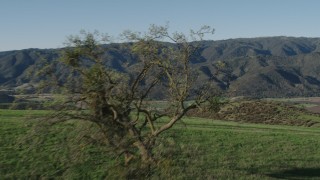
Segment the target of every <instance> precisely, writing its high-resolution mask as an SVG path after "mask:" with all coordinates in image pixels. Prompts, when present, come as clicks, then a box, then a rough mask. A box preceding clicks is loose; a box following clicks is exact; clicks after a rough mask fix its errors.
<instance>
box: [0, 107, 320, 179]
mask: <svg viewBox="0 0 320 180" xmlns="http://www.w3.org/2000/svg"><path fill="white" fill-rule="evenodd" d="M47 113H48V111H43V110H0V136H1V137H0V177H1V179H3V178H5V179H23V178H33V179H36V178H72V179H77V178H90V179H92V178H98V179H102V178H107V179H108V178H116V177H120V178H121V174H117V172H120V171H121V170H122V168H124V167H123V166H121V165H117V164H115V162H114V160H113V159H114V158H115V157H112V156H110V155H109V154H108V152H107V150H106V149H104V148H103V147H99V146H91V145H90V144H86V143H85V142H83V140H81V139H76V138H74V137H75V133H79V132H81V130H83V128H84V127H85V125H86V124H81V123H79V122H77V123H76V122H69V123H67V124H64V126H60V125H58V126H55V127H54V128H53V129H52V130H51V131H50V132H45V133H43V136H45V138H43V139H44V140H43V141H36V139H38V138H39V137H38V136H32V135H31V136H29V137H28V136H27V138H26V135H27V134H30V132H28V131H29V129H31V126H32V124H34V122H35V120H34V119H36V118H37V117H41V116H45V115H46V114H47ZM319 135H320V129H319V128H318V127H301V126H287V125H265V124H251V123H243V122H231V121H219V120H212V119H205V118H198V117H197V118H195V117H194V118H191V117H187V118H184V119H183V122H180V123H178V124H177V126H175V127H174V128H173V129H171V130H170V131H169V132H168V133H167V134H165V135H164V136H163V138H162V139H161V142H160V144H159V146H158V147H157V149H156V150H157V151H158V152H160V154H162V155H163V161H162V162H161V164H160V165H161V168H159V170H158V171H156V172H155V173H154V175H153V176H152V177H154V178H155V179H158V178H168V177H171V178H174V179H186V178H188V179H196V178H199V179H204V178H205V179H212V178H218V179H228V178H229V179H270V178H271V179H272V178H285V179H290V178H291V179H312V178H313V179H319V178H320V151H319V149H320V138H319ZM35 142H36V143H41V146H39V145H38V146H35V145H34V143H35ZM164 146H165V148H164ZM75 152H77V153H75ZM75 154H76V155H75Z"/></svg>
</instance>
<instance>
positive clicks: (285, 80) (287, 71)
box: [0, 36, 320, 97]
mask: <svg viewBox="0 0 320 180" xmlns="http://www.w3.org/2000/svg"><path fill="white" fill-rule="evenodd" d="M106 47H107V50H106V54H105V57H106V58H107V59H108V61H107V63H106V66H110V67H112V68H114V69H117V70H118V71H121V72H124V73H125V72H127V71H130V69H131V68H132V67H133V66H134V65H135V64H136V62H137V61H136V59H135V57H134V56H133V55H132V54H131V53H130V50H129V49H128V48H126V47H127V46H123V44H109V45H106ZM60 51H61V49H26V50H18V51H6V52H0V89H2V90H4V89H17V88H23V89H31V91H30V92H32V88H33V86H34V85H35V84H36V82H37V79H38V80H39V79H40V78H41V77H37V74H36V72H37V71H39V69H41V67H43V66H44V65H45V62H44V61H43V59H47V60H49V61H51V60H53V59H57V58H58V57H59V52H60ZM217 62H222V63H223V64H224V65H225V68H224V69H223V73H221V72H217V71H216V68H215V67H216V66H215V65H216V63H217ZM190 63H191V64H192V67H193V68H195V69H196V70H197V71H198V72H199V74H200V79H201V80H203V81H211V82H212V83H213V84H215V85H216V86H217V87H219V88H221V89H222V90H224V91H225V92H226V93H228V94H229V95H230V96H250V97H293V96H319V95H320V38H303V37H301V38H296V37H283V36H280V37H263V38H242V39H229V40H221V41H203V42H201V48H200V49H199V54H198V55H197V56H195V57H194V58H193V59H192V61H191V62H190ZM55 71H56V72H57V73H60V74H61V75H62V76H61V77H62V78H63V77H64V76H63V74H64V73H66V72H64V71H63V70H61V69H59V67H57V69H55Z"/></svg>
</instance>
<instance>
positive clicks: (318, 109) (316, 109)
mask: <svg viewBox="0 0 320 180" xmlns="http://www.w3.org/2000/svg"><path fill="white" fill-rule="evenodd" d="M306 109H307V110H308V111H310V112H313V113H317V114H320V106H313V107H308V108H306Z"/></svg>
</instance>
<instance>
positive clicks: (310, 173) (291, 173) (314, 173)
mask: <svg viewBox="0 0 320 180" xmlns="http://www.w3.org/2000/svg"><path fill="white" fill-rule="evenodd" d="M267 176H269V177H272V178H283V179H309V178H316V179H318V178H319V179H320V168H293V169H289V170H284V171H279V172H276V173H272V174H267Z"/></svg>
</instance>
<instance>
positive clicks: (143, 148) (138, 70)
mask: <svg viewBox="0 0 320 180" xmlns="http://www.w3.org/2000/svg"><path fill="white" fill-rule="evenodd" d="M208 33H213V29H212V28H210V27H209V26H204V27H202V28H200V30H199V31H191V33H190V36H186V35H184V34H182V33H173V34H170V33H169V32H168V27H167V26H156V25H152V26H150V28H149V31H148V32H147V33H145V34H143V35H141V33H133V32H130V31H126V32H124V33H123V34H122V37H124V38H125V39H126V40H127V41H130V43H126V45H127V46H128V48H130V50H131V52H132V53H133V54H134V58H135V59H137V61H138V62H137V63H136V64H135V65H133V66H132V67H131V69H130V71H128V72H125V73H124V72H119V71H116V70H114V69H110V68H108V67H107V66H106V63H107V61H108V59H107V58H106V57H105V48H106V47H108V46H105V45H103V43H105V40H107V38H106V36H102V35H101V34H99V33H96V32H95V33H87V32H82V36H71V37H69V39H68V43H69V46H68V47H66V48H65V49H64V52H63V55H62V57H61V61H60V62H59V63H58V64H59V65H56V66H60V68H61V67H62V66H63V69H67V71H68V72H69V75H70V76H69V77H68V78H67V80H66V81H65V82H60V83H59V86H57V87H59V91H60V92H62V94H63V97H64V98H63V99H64V100H63V102H62V103H61V102H60V103H59V107H58V109H57V111H55V113H54V115H53V116H51V117H50V118H49V120H50V122H51V123H59V122H65V121H69V120H80V121H87V122H89V123H91V124H93V125H94V126H95V127H96V128H97V129H98V131H99V135H100V136H99V138H96V137H91V138H96V139H97V140H99V141H100V143H103V144H105V145H106V146H110V147H112V149H113V150H114V151H115V152H116V153H117V154H119V155H120V156H123V157H124V164H125V165H127V166H130V164H131V163H132V162H133V161H139V164H140V166H141V168H148V167H150V166H151V165H153V164H156V163H157V162H158V159H157V158H155V156H154V155H155V153H156V152H154V151H153V149H154V147H155V145H156V141H157V139H158V138H159V136H160V135H161V134H162V133H164V132H166V131H167V130H169V129H170V128H171V127H172V126H173V125H174V124H175V123H176V122H178V121H179V120H181V119H182V118H183V117H184V116H185V115H186V113H187V112H188V111H190V110H191V109H195V108H202V106H203V105H204V104H206V105H208V102H211V101H210V99H212V96H213V93H212V91H211V90H212V89H211V88H210V85H208V84H207V83H204V84H203V86H201V87H196V86H195V81H197V72H196V71H195V70H193V69H192V68H191V67H190V60H191V59H192V58H194V57H195V56H196V55H197V54H196V53H197V52H198V50H199V49H198V48H199V43H200V42H201V40H202V39H203V37H204V35H205V34H208ZM169 42H171V43H169ZM61 89H63V90H61ZM159 90H160V91H159ZM156 95H158V96H159V95H161V97H162V99H163V100H165V101H166V102H167V103H166V104H167V105H166V107H164V108H159V107H157V105H156V104H155V103H156V102H155V101H153V99H154V97H155V96H156ZM160 119H161V120H162V121H165V123H164V124H160V123H157V122H158V120H160ZM86 136H91V135H90V134H86Z"/></svg>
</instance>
